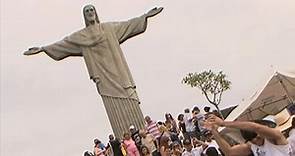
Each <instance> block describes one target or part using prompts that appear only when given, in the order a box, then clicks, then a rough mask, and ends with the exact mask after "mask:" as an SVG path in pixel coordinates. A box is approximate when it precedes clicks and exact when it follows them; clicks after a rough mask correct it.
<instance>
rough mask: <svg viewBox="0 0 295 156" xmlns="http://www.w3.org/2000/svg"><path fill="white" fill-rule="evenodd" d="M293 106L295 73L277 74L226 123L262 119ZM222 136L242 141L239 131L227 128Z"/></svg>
mask: <svg viewBox="0 0 295 156" xmlns="http://www.w3.org/2000/svg"><path fill="white" fill-rule="evenodd" d="M291 104H295V73H282V72H275V73H274V74H272V76H271V77H270V78H269V80H268V81H267V83H266V84H265V85H264V86H262V89H260V90H258V91H256V92H255V94H254V95H253V96H252V97H250V98H249V99H246V100H244V101H243V102H242V103H241V104H240V105H239V106H238V107H237V108H236V109H235V110H233V111H232V112H231V113H230V115H229V116H228V117H227V118H226V121H234V120H241V121H243V120H256V119H262V118H264V117H265V116H267V115H275V114H277V113H279V112H280V111H282V110H283V109H284V108H286V107H287V106H290V105H291ZM222 134H226V135H228V136H230V137H231V138H236V141H238V142H241V141H242V140H241V137H240V136H239V133H238V131H237V130H232V129H227V128H225V129H223V130H222Z"/></svg>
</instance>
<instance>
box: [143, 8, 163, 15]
mask: <svg viewBox="0 0 295 156" xmlns="http://www.w3.org/2000/svg"><path fill="white" fill-rule="evenodd" d="M163 9H164V8H163V7H159V8H158V7H155V8H153V9H151V10H150V11H148V12H147V13H146V14H145V16H146V18H149V17H153V16H156V15H157V14H159V13H160V12H162V10H163Z"/></svg>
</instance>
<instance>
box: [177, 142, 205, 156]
mask: <svg viewBox="0 0 295 156" xmlns="http://www.w3.org/2000/svg"><path fill="white" fill-rule="evenodd" d="M183 146H184V148H185V151H184V152H183V153H182V155H181V156H201V155H202V152H203V148H202V146H200V147H195V148H193V145H192V142H191V140H190V139H189V138H186V139H184V140H183Z"/></svg>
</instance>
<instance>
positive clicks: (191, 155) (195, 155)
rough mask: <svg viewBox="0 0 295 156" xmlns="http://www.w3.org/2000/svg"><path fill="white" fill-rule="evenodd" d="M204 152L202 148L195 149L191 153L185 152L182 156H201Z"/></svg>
mask: <svg viewBox="0 0 295 156" xmlns="http://www.w3.org/2000/svg"><path fill="white" fill-rule="evenodd" d="M202 152H203V148H202V147H196V148H193V149H192V150H191V151H190V152H189V151H186V150H185V151H184V152H183V153H182V155H181V156H201V154H202Z"/></svg>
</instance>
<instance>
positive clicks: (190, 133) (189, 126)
mask: <svg viewBox="0 0 295 156" xmlns="http://www.w3.org/2000/svg"><path fill="white" fill-rule="evenodd" d="M183 119H184V123H185V130H186V135H185V136H184V137H185V138H192V137H194V136H195V135H194V134H195V125H194V122H193V118H192V115H191V113H190V110H189V109H188V108H187V109H185V110H184V118H183Z"/></svg>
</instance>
